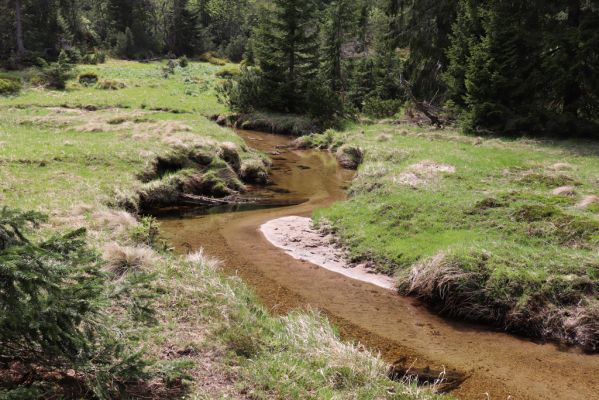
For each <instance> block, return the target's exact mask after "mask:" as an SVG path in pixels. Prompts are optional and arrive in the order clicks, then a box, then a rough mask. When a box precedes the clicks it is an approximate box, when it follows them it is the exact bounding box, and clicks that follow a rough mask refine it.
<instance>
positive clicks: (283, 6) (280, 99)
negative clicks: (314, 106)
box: [254, 0, 318, 112]
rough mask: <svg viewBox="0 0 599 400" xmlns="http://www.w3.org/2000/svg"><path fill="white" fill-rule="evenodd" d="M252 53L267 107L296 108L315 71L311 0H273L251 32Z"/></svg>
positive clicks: (314, 33)
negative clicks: (261, 80) (271, 5)
mask: <svg viewBox="0 0 599 400" xmlns="http://www.w3.org/2000/svg"><path fill="white" fill-rule="evenodd" d="M254 43H255V56H256V59H257V62H258V65H259V66H260V69H261V71H262V77H263V80H264V84H265V87H266V92H267V93H270V94H271V96H272V97H271V101H270V104H269V106H270V108H272V109H273V110H277V111H291V112H297V111H300V109H301V108H302V106H303V104H302V103H303V100H304V98H305V95H306V91H307V88H308V85H309V83H310V81H311V80H312V79H314V77H315V75H316V74H317V72H318V29H317V24H316V20H315V4H314V2H313V1H311V0H307V1H305V0H273V7H272V8H270V9H268V10H265V12H264V13H263V17H262V19H261V21H260V23H259V25H258V28H257V30H256V32H255V38H254Z"/></svg>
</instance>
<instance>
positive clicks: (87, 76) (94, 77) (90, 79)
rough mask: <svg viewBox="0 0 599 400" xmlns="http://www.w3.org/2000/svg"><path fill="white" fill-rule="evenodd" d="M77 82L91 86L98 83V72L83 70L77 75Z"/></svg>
mask: <svg viewBox="0 0 599 400" xmlns="http://www.w3.org/2000/svg"><path fill="white" fill-rule="evenodd" d="M79 83H80V84H81V85H83V86H92V85H95V84H96V83H98V74H96V73H95V72H85V73H83V74H81V75H79Z"/></svg>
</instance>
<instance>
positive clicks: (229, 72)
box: [216, 65, 241, 79]
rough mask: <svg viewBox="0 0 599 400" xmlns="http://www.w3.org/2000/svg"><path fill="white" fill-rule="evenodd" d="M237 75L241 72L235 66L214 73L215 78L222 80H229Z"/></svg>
mask: <svg viewBox="0 0 599 400" xmlns="http://www.w3.org/2000/svg"><path fill="white" fill-rule="evenodd" d="M239 75H241V70H240V69H239V66H237V65H231V66H227V67H224V68H221V69H220V70H219V71H217V72H216V76H217V77H218V78H222V79H231V78H234V77H236V76H239Z"/></svg>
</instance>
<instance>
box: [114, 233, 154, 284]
mask: <svg viewBox="0 0 599 400" xmlns="http://www.w3.org/2000/svg"><path fill="white" fill-rule="evenodd" d="M102 258H103V259H104V261H105V262H106V265H105V268H106V270H107V271H108V272H110V273H112V274H113V275H114V276H115V277H116V278H121V277H123V276H124V275H126V274H127V273H129V272H136V271H148V270H149V269H150V267H151V266H152V265H153V264H154V263H156V262H157V260H158V256H157V255H156V253H155V252H154V250H152V249H151V248H149V247H146V246H122V245H120V244H118V243H116V242H112V243H109V244H107V245H106V246H104V252H103V254H102Z"/></svg>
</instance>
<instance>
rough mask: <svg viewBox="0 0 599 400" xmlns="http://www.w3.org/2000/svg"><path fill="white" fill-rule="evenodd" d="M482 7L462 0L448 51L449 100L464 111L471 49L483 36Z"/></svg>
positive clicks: (445, 80)
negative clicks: (467, 68)
mask: <svg viewBox="0 0 599 400" xmlns="http://www.w3.org/2000/svg"><path fill="white" fill-rule="evenodd" d="M480 13H481V7H480V6H479V4H478V1H477V0H460V2H459V5H458V13H457V17H456V21H455V22H454V24H453V27H452V33H451V36H450V42H451V45H450V46H449V48H448V49H447V59H448V66H447V69H446V71H445V73H444V75H443V80H444V83H445V85H446V87H447V91H448V93H447V98H448V99H449V100H451V101H453V102H454V104H455V105H456V106H457V107H458V109H463V108H464V106H465V100H466V84H465V78H466V67H467V64H468V62H469V59H470V56H471V49H472V48H473V47H474V46H476V45H477V44H478V43H479V42H480V40H481V35H482V27H481V22H480Z"/></svg>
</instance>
